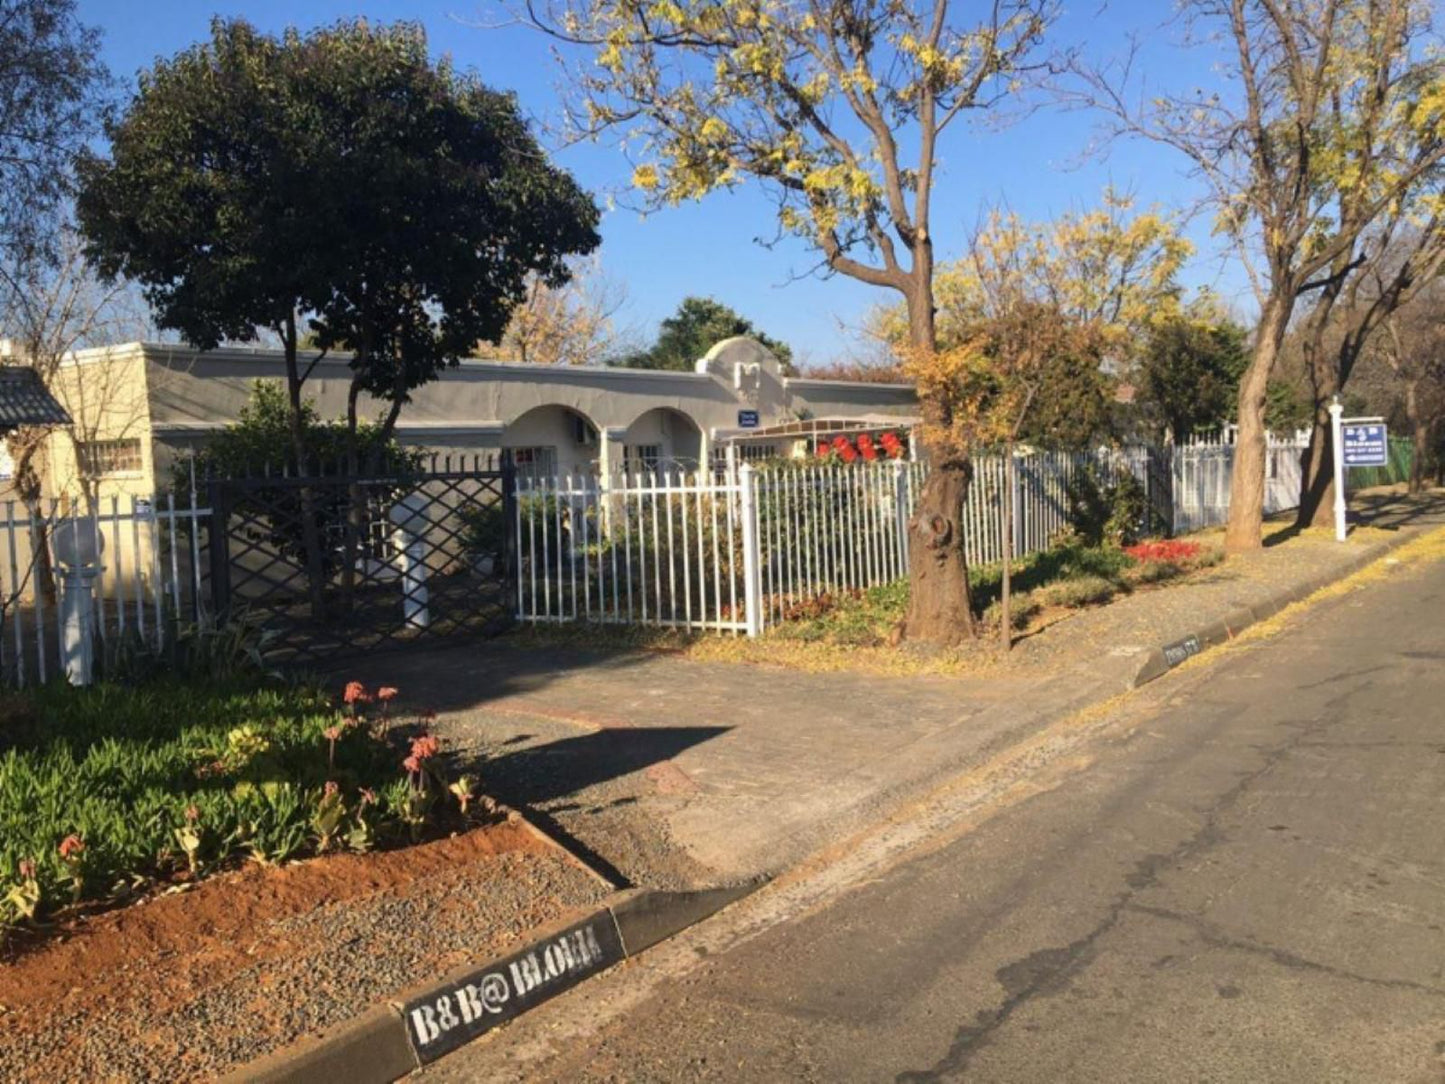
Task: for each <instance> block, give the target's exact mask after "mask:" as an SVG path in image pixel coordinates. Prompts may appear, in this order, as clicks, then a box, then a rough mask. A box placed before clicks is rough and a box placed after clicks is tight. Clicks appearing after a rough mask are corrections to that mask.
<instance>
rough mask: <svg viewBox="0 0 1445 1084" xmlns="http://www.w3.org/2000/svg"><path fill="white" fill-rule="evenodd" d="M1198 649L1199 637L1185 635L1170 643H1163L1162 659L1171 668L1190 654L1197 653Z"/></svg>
mask: <svg viewBox="0 0 1445 1084" xmlns="http://www.w3.org/2000/svg"><path fill="white" fill-rule="evenodd" d="M1199 651H1200V647H1199V637H1198V636H1186V637H1184V639H1182V640H1176V641H1175V642H1174V643H1172V644H1165V645H1164V661H1165V662H1166V663H1168V664H1169V666H1170V668H1171V669H1172V668H1173V667H1175V666H1178V665H1179V664H1180V663H1181V662H1183V661H1184V660H1185V659H1187V658H1189V656H1190V655H1198V654H1199Z"/></svg>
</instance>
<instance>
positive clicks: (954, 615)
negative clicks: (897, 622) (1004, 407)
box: [903, 458, 974, 645]
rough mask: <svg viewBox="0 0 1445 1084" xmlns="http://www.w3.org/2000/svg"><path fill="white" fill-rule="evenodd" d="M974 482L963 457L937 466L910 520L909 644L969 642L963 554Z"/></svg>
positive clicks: (970, 623) (968, 602) (906, 623)
mask: <svg viewBox="0 0 1445 1084" xmlns="http://www.w3.org/2000/svg"><path fill="white" fill-rule="evenodd" d="M972 481H973V465H972V464H971V463H970V462H969V461H968V460H967V459H964V458H950V459H946V460H943V461H942V462H935V463H934V464H933V469H932V470H931V471H930V472H929V475H928V478H927V479H926V480H925V481H924V483H923V490H922V492H920V493H919V495H918V503H917V505H916V506H915V507H914V511H913V518H912V519H910V520H909V521H908V587H909V596H908V615H907V616H906V617H905V618H904V621H903V633H904V635H905V636H906V637H907V638H908V639H910V640H926V641H928V642H930V643H936V644H944V645H950V644H956V643H958V642H959V641H961V640H965V639H971V638H972V637H973V635H974V629H973V599H972V597H971V596H970V594H969V589H968V566H967V564H966V563H965V561H964V556H963V518H962V513H963V502H964V501H965V500H967V498H968V487H969V484H970V483H971V482H972Z"/></svg>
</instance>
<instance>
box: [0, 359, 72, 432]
mask: <svg viewBox="0 0 1445 1084" xmlns="http://www.w3.org/2000/svg"><path fill="white" fill-rule="evenodd" d="M69 424H70V415H69V414H68V413H66V410H65V408H64V407H63V406H61V405H60V403H59V402H57V401H56V398H55V396H53V395H51V394H50V392H49V390H48V389H47V388H46V387H45V384H44V383H43V382H42V381H41V379H40V374H39V373H37V372H36V371H35V370H34V369H27V368H25V367H23V366H19V365H5V366H0V432H6V433H8V432H10V431H11V430H12V429H17V428H19V427H20V426H22V425H69Z"/></svg>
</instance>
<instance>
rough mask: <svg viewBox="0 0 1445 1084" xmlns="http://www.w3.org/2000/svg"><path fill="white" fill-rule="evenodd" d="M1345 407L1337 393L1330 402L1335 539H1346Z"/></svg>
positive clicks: (1341, 540)
mask: <svg viewBox="0 0 1445 1084" xmlns="http://www.w3.org/2000/svg"><path fill="white" fill-rule="evenodd" d="M1344 414H1345V408H1344V407H1343V406H1341V405H1340V397H1339V396H1338V395H1336V396H1335V397H1334V400H1333V401H1332V402H1331V403H1330V458H1331V459H1333V460H1334V467H1335V541H1336V542H1343V541H1344V540H1345V534H1346V532H1345V453H1344V448H1345V437H1344V424H1343V422H1342V419H1343V418H1344Z"/></svg>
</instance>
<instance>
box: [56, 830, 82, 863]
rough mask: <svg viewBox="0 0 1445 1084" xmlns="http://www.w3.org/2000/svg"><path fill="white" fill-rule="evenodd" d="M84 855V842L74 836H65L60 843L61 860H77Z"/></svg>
mask: <svg viewBox="0 0 1445 1084" xmlns="http://www.w3.org/2000/svg"><path fill="white" fill-rule="evenodd" d="M84 853H85V840H83V839H81V838H80V837H79V836H76V835H69V836H66V837H65V838H64V839H62V840H61V841H60V857H61V858H72V857H74V858H78V857H79V856H80V855H82V854H84Z"/></svg>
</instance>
